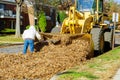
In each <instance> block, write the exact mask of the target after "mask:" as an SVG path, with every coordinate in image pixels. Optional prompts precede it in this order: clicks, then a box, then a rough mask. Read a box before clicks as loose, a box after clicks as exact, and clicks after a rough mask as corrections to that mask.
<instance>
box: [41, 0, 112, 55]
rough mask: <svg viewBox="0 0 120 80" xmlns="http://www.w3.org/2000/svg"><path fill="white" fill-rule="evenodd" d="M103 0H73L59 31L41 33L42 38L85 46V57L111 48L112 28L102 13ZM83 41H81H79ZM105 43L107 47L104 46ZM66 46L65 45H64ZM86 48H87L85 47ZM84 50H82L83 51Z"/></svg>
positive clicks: (52, 41) (59, 42) (51, 41)
mask: <svg viewBox="0 0 120 80" xmlns="http://www.w3.org/2000/svg"><path fill="white" fill-rule="evenodd" d="M103 9H104V6H103V0H75V3H74V5H73V6H70V9H69V13H68V17H67V18H65V19H64V21H63V23H62V26H61V29H60V32H59V33H41V35H42V36H43V38H44V39H46V40H47V41H48V42H50V43H53V44H54V45H61V44H62V45H61V46H63V47H64V46H65V45H69V44H73V43H75V42H78V43H79V42H80V44H77V45H74V46H73V47H75V46H78V45H79V46H82V47H79V49H81V50H82V49H83V46H85V47H86V46H87V47H86V49H84V50H85V51H87V52H88V53H89V54H87V57H93V55H99V54H102V53H103V52H105V51H106V49H111V47H112V40H113V36H112V35H113V30H112V28H111V27H110V21H109V18H108V15H107V14H105V13H104V10H103ZM82 41H83V43H81V42H82ZM106 45H107V47H106ZM66 47H67V46H66ZM87 48H88V49H87ZM83 52H84V51H83Z"/></svg>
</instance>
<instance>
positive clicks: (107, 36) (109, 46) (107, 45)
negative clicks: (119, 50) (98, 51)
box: [104, 29, 113, 52]
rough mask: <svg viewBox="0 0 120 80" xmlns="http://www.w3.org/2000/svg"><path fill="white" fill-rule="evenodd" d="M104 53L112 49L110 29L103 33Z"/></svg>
mask: <svg viewBox="0 0 120 80" xmlns="http://www.w3.org/2000/svg"><path fill="white" fill-rule="evenodd" d="M104 36H105V46H104V47H105V52H107V51H109V50H111V49H112V45H113V30H112V29H108V30H107V31H106V32H105V33H104Z"/></svg>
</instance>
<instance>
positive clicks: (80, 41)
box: [41, 33, 94, 58]
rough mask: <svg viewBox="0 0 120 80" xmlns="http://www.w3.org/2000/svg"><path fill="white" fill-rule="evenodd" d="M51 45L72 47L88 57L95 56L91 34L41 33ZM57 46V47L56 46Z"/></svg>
mask: <svg viewBox="0 0 120 80" xmlns="http://www.w3.org/2000/svg"><path fill="white" fill-rule="evenodd" d="M41 35H42V36H43V38H44V39H45V41H47V42H48V43H49V45H54V46H61V48H65V47H68V48H71V50H74V51H76V52H78V53H79V52H82V53H85V54H86V56H85V57H87V58H91V57H93V56H94V49H93V48H94V46H93V41H92V36H91V34H53V33H41ZM55 48H57V47H55Z"/></svg>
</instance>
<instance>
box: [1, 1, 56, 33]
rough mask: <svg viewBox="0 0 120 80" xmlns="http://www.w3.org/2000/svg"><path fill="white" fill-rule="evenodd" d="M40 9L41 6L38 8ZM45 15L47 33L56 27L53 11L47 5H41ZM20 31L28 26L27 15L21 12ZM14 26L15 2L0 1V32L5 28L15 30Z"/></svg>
mask: <svg viewBox="0 0 120 80" xmlns="http://www.w3.org/2000/svg"><path fill="white" fill-rule="evenodd" d="M40 7H41V6H40ZM42 7H44V9H43V10H44V11H45V13H46V19H47V29H46V30H47V32H50V31H51V29H52V28H53V27H54V26H55V25H56V24H55V23H56V16H55V14H56V13H55V9H54V8H53V7H51V6H49V5H42ZM20 18H21V20H20V21H21V22H20V29H21V31H23V30H24V29H25V27H26V26H27V25H29V18H28V14H27V13H25V12H21V17H20ZM15 26H16V4H15V0H0V30H3V29H5V28H10V29H15Z"/></svg>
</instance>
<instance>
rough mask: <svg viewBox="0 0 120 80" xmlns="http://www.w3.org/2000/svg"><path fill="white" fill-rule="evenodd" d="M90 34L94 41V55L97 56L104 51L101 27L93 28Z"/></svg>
mask: <svg viewBox="0 0 120 80" xmlns="http://www.w3.org/2000/svg"><path fill="white" fill-rule="evenodd" d="M91 34H92V39H93V42H94V56H98V55H100V54H102V53H103V52H104V31H103V30H101V28H93V29H92V30H91Z"/></svg>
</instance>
